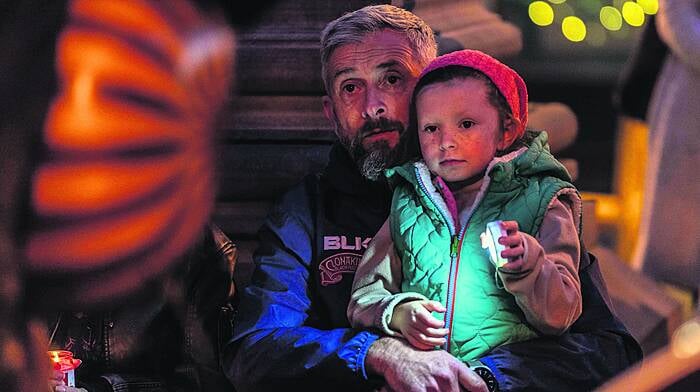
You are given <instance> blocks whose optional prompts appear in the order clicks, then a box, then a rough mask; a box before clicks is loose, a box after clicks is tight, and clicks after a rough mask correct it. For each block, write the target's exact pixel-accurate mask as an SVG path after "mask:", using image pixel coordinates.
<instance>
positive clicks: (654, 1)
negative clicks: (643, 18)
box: [637, 0, 659, 15]
mask: <svg viewBox="0 0 700 392" xmlns="http://www.w3.org/2000/svg"><path fill="white" fill-rule="evenodd" d="M637 4H639V6H640V7H642V9H643V10H644V13H645V14H647V15H654V14H656V13H657V12H658V11H659V0H637Z"/></svg>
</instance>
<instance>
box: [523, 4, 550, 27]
mask: <svg viewBox="0 0 700 392" xmlns="http://www.w3.org/2000/svg"><path fill="white" fill-rule="evenodd" d="M527 13H528V15H529V16H530V20H532V23H534V24H536V25H538V26H549V25H551V24H552V22H553V21H554V10H553V9H552V6H551V5H549V4H547V3H545V2H544V1H534V2H532V3H530V6H529V7H528V8H527Z"/></svg>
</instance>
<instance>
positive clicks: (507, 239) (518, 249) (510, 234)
mask: <svg viewBox="0 0 700 392" xmlns="http://www.w3.org/2000/svg"><path fill="white" fill-rule="evenodd" d="M501 227H502V228H503V229H504V230H505V231H506V233H507V235H505V236H502V237H500V238H499V239H498V243H500V244H503V245H505V246H506V249H504V250H503V251H502V252H501V257H504V258H506V259H508V262H507V263H506V264H504V265H503V267H501V268H506V269H509V270H513V271H519V270H521V269H522V268H523V264H524V261H523V255H524V254H525V245H524V244H523V235H522V234H521V233H520V229H519V227H518V222H517V221H503V222H501Z"/></svg>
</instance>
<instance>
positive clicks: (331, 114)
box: [322, 95, 336, 125]
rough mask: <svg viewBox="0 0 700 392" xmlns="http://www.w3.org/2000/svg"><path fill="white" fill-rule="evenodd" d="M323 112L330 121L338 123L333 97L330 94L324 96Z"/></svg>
mask: <svg viewBox="0 0 700 392" xmlns="http://www.w3.org/2000/svg"><path fill="white" fill-rule="evenodd" d="M322 100H323V113H324V114H325V115H326V118H327V119H328V121H330V122H331V123H333V125H335V123H336V117H335V109H333V101H332V100H331V97H329V96H328V95H324V96H323V99H322Z"/></svg>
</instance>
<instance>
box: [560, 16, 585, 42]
mask: <svg viewBox="0 0 700 392" xmlns="http://www.w3.org/2000/svg"><path fill="white" fill-rule="evenodd" d="M561 32H562V33H563V34H564V37H566V39H568V40H569V41H572V42H581V41H583V40H584V39H585V38H586V24H585V23H583V21H582V20H581V19H580V18H578V17H576V16H567V17H566V18H564V20H563V21H562V24H561Z"/></svg>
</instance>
